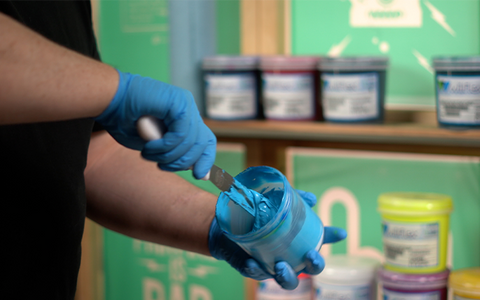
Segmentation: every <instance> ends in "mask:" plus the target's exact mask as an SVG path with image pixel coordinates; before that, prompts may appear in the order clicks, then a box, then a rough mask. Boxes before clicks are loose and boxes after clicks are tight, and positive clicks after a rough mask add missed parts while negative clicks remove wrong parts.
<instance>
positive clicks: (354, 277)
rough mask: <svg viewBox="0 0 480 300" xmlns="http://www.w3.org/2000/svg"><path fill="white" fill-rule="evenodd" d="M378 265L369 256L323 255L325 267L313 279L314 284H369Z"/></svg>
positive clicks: (378, 263) (376, 261)
mask: <svg viewBox="0 0 480 300" xmlns="http://www.w3.org/2000/svg"><path fill="white" fill-rule="evenodd" d="M380 265H381V264H380V262H379V261H378V260H376V259H374V258H370V257H363V256H350V255H330V256H327V257H325V269H324V270H323V271H322V273H320V274H319V275H317V276H315V277H314V279H315V283H316V284H322V283H324V284H337V285H362V284H370V283H371V282H372V281H373V280H374V279H375V276H376V271H377V269H378V268H379V267H380Z"/></svg>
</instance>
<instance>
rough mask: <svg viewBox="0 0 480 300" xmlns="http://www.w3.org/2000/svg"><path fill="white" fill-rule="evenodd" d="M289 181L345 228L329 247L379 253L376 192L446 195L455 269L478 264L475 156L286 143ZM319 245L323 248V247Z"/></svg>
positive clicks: (479, 170)
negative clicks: (313, 147) (450, 210)
mask: <svg viewBox="0 0 480 300" xmlns="http://www.w3.org/2000/svg"><path fill="white" fill-rule="evenodd" d="M288 159H289V162H288V164H287V165H289V166H290V167H289V169H288V170H287V172H288V174H289V178H290V181H291V182H293V184H294V186H295V187H296V188H298V189H302V190H306V191H310V192H313V193H314V194H315V195H316V196H317V197H318V203H317V205H316V207H315V209H316V210H317V211H318V214H319V216H320V218H321V219H322V221H324V222H325V223H326V225H334V226H339V227H342V228H346V229H347V231H348V234H349V236H348V238H347V240H346V241H343V242H340V243H338V244H335V245H333V246H332V247H331V248H330V249H328V248H326V250H327V251H330V253H351V254H364V255H369V256H375V257H379V258H383V254H382V252H383V247H382V231H381V218H380V214H379V212H378V211H377V199H378V196H379V195H380V194H382V193H386V192H432V193H442V194H447V195H450V196H451V197H452V198H453V202H454V212H453V213H452V215H451V227H450V229H451V237H452V239H451V242H452V244H453V248H452V251H451V253H450V254H451V258H450V259H451V262H452V266H453V268H454V269H458V268H465V267H474V266H479V265H480V256H479V255H478V253H479V252H480V239H479V238H478V237H479V236H480V218H479V217H478V216H480V160H479V159H478V158H466V157H458V156H435V155H413V154H386V153H375V152H361V151H336V150H306V149H301V148H292V149H289V155H288ZM322 251H324V250H322Z"/></svg>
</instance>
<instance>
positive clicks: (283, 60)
mask: <svg viewBox="0 0 480 300" xmlns="http://www.w3.org/2000/svg"><path fill="white" fill-rule="evenodd" d="M319 60H320V57H319V56H263V57H261V58H260V69H261V70H278V71H281V70H291V71H296V70H299V71H303V70H315V69H316V66H317V63H318V61H319Z"/></svg>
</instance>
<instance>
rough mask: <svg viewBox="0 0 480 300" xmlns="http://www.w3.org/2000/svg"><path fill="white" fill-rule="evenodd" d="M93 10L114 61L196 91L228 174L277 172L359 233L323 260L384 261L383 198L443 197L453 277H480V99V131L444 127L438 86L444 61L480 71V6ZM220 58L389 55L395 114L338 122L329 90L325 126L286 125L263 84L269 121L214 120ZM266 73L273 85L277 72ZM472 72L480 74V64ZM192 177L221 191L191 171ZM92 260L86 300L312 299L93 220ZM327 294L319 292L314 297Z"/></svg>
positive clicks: (169, 3) (120, 4)
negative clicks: (461, 272)
mask: <svg viewBox="0 0 480 300" xmlns="http://www.w3.org/2000/svg"><path fill="white" fill-rule="evenodd" d="M92 8H93V12H94V27H95V30H96V35H97V42H98V45H99V49H100V54H101V58H102V61H104V62H105V63H108V64H110V65H112V66H114V67H116V68H118V69H120V70H121V71H124V72H131V73H138V74H141V75H143V76H149V77H152V78H155V79H158V80H161V81H164V82H168V83H171V84H174V85H177V86H180V87H183V88H186V89H188V90H190V91H191V92H192V93H193V95H194V97H195V99H196V102H197V106H198V108H199V109H200V111H201V112H202V114H203V116H204V117H205V123H206V124H207V125H208V126H209V127H210V128H211V129H212V131H213V132H214V133H215V134H216V135H217V138H218V141H219V145H218V150H217V152H218V155H217V161H216V164H217V165H218V166H220V167H222V168H224V169H225V170H227V171H228V172H229V173H231V174H232V175H236V174H238V173H240V172H241V171H243V170H244V169H245V168H247V167H250V166H258V165H268V166H272V167H275V168H277V169H279V170H280V171H282V172H283V173H284V174H285V175H286V176H287V178H288V179H289V181H290V182H291V183H292V185H293V186H294V187H295V188H298V189H302V190H307V191H310V192H313V193H314V194H315V195H316V196H317V199H318V203H317V205H316V206H315V207H314V210H315V211H316V212H317V213H318V215H319V217H320V218H321V219H322V221H323V222H324V223H325V225H334V226H339V227H342V228H345V229H347V231H348V234H349V236H348V238H347V240H346V241H343V242H340V243H338V244H335V245H333V246H329V247H323V248H322V251H321V253H322V254H323V255H325V256H329V255H335V254H347V255H352V256H364V257H369V258H373V259H376V260H378V261H379V262H384V248H383V244H382V218H381V214H380V213H379V212H378V210H377V199H378V197H379V195H381V194H383V193H387V192H418V193H440V194H445V195H448V196H450V197H451V198H452V200H453V206H454V211H453V212H452V214H451V215H450V228H449V244H448V252H447V258H446V259H447V266H448V268H450V269H451V270H458V269H463V268H471V267H478V266H480V131H479V130H478V128H479V127H480V100H478V101H477V100H475V101H477V102H476V104H475V103H474V104H472V105H473V106H472V107H473V108H472V109H474V110H475V109H476V113H477V119H475V120H477V121H472V122H470V123H468V122H467V123H468V125H469V126H450V127H448V128H446V127H445V126H443V125H445V124H442V122H441V120H439V119H438V116H437V112H438V111H439V104H438V103H439V102H438V95H437V92H438V91H437V83H438V78H437V76H439V75H441V74H443V73H441V74H439V70H438V69H436V68H435V65H434V63H433V59H434V58H435V57H440V56H441V57H457V56H464V57H465V56H467V57H469V58H470V59H471V60H472V61H473V63H472V64H475V62H476V61H475V57H476V56H478V55H480V32H479V30H480V24H479V23H480V1H479V0H350V1H348V0H120V1H112V0H94V1H93V2H92ZM220 55H228V57H243V56H255V57H257V58H258V59H259V61H261V60H262V59H263V57H270V56H272V55H275V56H281V57H292V56H305V57H311V56H314V57H318V59H319V60H320V61H321V60H322V58H326V57H329V58H342V57H364V56H369V57H387V58H388V67H387V69H386V80H385V88H384V89H383V90H379V91H377V92H378V93H383V94H382V95H383V96H384V99H385V100H384V102H382V103H380V104H379V105H381V107H380V110H381V111H384V116H382V118H381V120H377V121H380V122H376V124H364V123H363V122H358V123H356V122H348V123H347V124H345V123H342V122H340V123H336V122H327V121H328V120H327V121H326V120H325V118H324V117H323V116H322V113H321V111H322V109H323V110H325V109H326V108H325V107H322V104H323V105H325V102H322V101H323V100H322V99H323V98H322V95H323V94H321V93H320V92H316V93H317V94H315V97H314V101H315V103H314V107H316V108H313V109H315V111H316V114H315V117H314V118H313V119H312V118H311V119H309V120H295V121H292V120H290V119H289V118H285V119H284V120H278V119H276V120H272V119H269V118H268V117H265V116H263V113H262V111H261V110H262V100H263V98H264V97H263V96H262V93H261V89H262V87H265V86H266V85H265V80H266V77H262V78H263V79H262V80H263V81H262V80H259V85H258V86H257V88H258V92H259V96H258V99H257V100H256V101H259V102H260V103H259V104H260V106H259V110H260V111H259V113H258V115H255V117H253V118H248V120H241V119H238V118H234V117H232V118H231V120H229V119H228V118H227V119H225V118H223V119H215V118H209V116H208V105H210V104H211V103H210V102H208V101H207V98H208V91H207V90H208V85H206V77H205V74H206V73H205V72H206V71H208V70H206V69H205V67H202V62H203V61H204V59H205V58H206V57H218V56H220ZM252 70H253V71H255V72H258V76H260V77H261V76H263V75H262V74H263V73H262V72H264V73H266V71H267V70H268V71H271V70H270V69H265V68H263V69H262V68H261V67H257V66H256V67H254V68H252ZM227 71H228V70H227ZM280 71H282V70H281V68H280ZM441 71H443V70H441ZM314 72H315V74H314V76H316V79H315V80H314V82H315V84H317V85H319V84H320V83H319V82H320V81H321V82H322V84H323V82H324V81H325V80H326V79H325V78H326V77H321V76H322V75H321V70H320V69H319V68H317V67H316V66H315V68H314ZM468 72H470V73H468V74H467V75H468V76H480V67H478V68H477V69H474V70H473V71H472V70H469V71H468ZM280 73H281V72H280ZM453 73H454V74H453V75H455V70H453ZM219 74H220V75H221V74H222V73H219ZM445 74H446V75H452V73H448V72H447V73H445ZM459 74H460V73H459ZM460 75H465V74H464V73H461V74H460ZM462 78H463V77H462ZM317 79H318V82H317V81H316V80H317ZM320 79H321V80H320ZM322 80H323V81H322ZM262 82H263V83H262ZM322 87H323V88H326V86H321V87H320V90H321V89H322ZM325 90H326V89H325ZM256 91H257V90H256ZM479 99H480V98H479ZM209 103H210V104H209ZM263 104H265V103H263ZM319 111H320V112H319ZM459 116H460V115H459ZM454 125H455V124H454ZM179 176H182V177H184V178H185V179H187V180H189V181H191V182H192V183H194V184H196V185H199V186H201V187H202V188H204V189H206V190H208V191H210V192H212V193H217V194H218V192H217V191H216V189H215V187H214V186H213V185H211V184H210V183H208V182H200V181H196V180H194V179H193V177H192V176H191V173H190V172H180V173H179ZM445 251H447V250H445ZM82 259H83V260H82V267H81V272H80V276H79V284H78V292H77V298H76V299H79V300H83V299H95V300H101V299H102V300H103V299H105V300H123V299H145V300H153V299H170V300H183V299H190V300H196V299H199V300H200V299H202V300H209V299H229V300H243V299H304V298H298V297H299V296H297V298H288V297H289V296H282V295H277V296H278V298H268V297H267V298H261V297H264V296H261V295H259V293H260V292H259V286H260V285H259V284H258V283H257V282H254V281H252V280H248V279H245V278H243V277H242V276H240V275H239V274H237V273H236V271H234V270H233V269H231V268H230V267H229V266H228V265H227V264H226V263H223V262H219V261H216V260H214V259H213V258H209V257H205V256H201V255H197V254H193V253H188V252H185V251H181V250H177V249H172V248H168V247H165V246H161V245H154V244H151V243H147V242H143V241H139V240H133V239H131V238H127V237H125V236H121V235H119V234H116V233H113V232H111V231H108V230H106V229H104V228H101V227H99V226H98V225H96V224H94V223H93V222H87V225H86V229H85V234H84V241H83V258H82ZM479 282H480V279H479ZM479 286H480V283H479ZM317 296H318V295H316V294H315V291H314V289H313V291H312V293H311V295H310V296H309V297H310V299H316V298H315V297H317ZM282 297H283V298H282ZM318 299H320V298H318ZM422 299H424V298H422Z"/></svg>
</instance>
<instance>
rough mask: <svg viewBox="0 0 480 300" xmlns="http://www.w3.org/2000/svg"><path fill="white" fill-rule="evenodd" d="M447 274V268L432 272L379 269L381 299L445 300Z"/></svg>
mask: <svg viewBox="0 0 480 300" xmlns="http://www.w3.org/2000/svg"><path fill="white" fill-rule="evenodd" d="M448 274H449V271H448V270H445V271H443V272H440V273H433V274H403V273H397V272H392V271H388V270H385V269H383V268H382V269H379V272H378V281H379V282H380V284H381V286H382V293H383V297H381V299H384V300H447V280H448Z"/></svg>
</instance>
